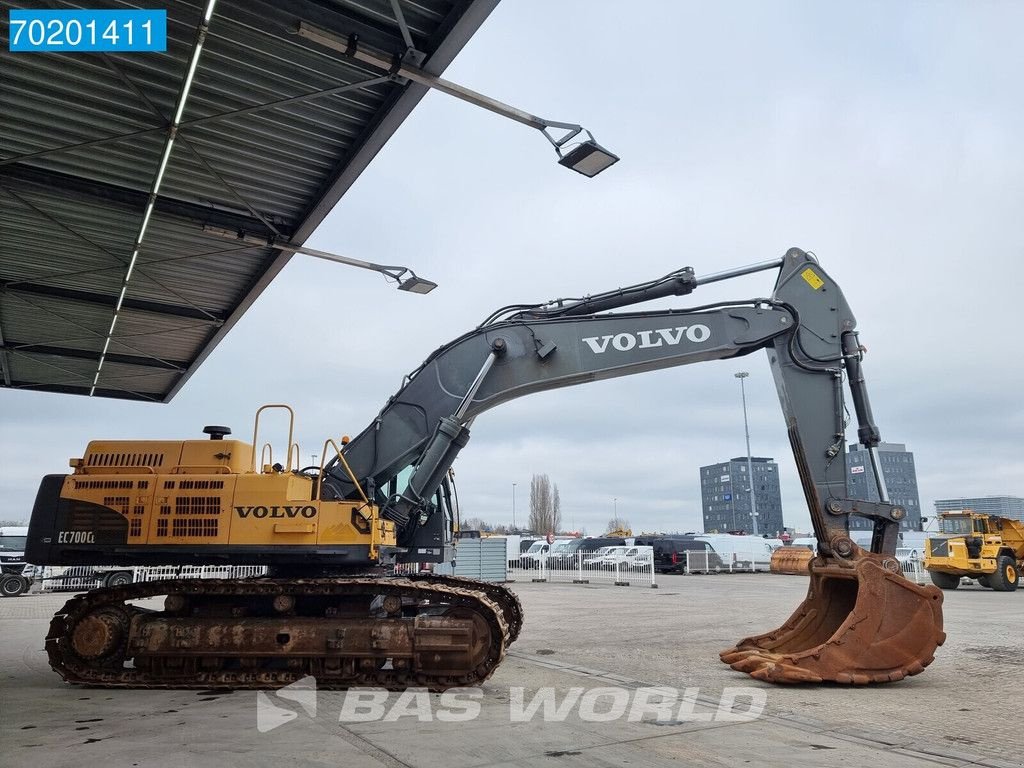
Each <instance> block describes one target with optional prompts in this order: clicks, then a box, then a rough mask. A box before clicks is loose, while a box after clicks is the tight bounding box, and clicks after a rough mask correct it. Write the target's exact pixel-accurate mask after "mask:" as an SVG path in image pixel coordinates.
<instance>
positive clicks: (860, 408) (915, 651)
mask: <svg viewBox="0 0 1024 768" xmlns="http://www.w3.org/2000/svg"><path fill="white" fill-rule="evenodd" d="M774 268H778V270H779V272H778V277H777V279H776V283H775V287H774V290H773V292H772V294H771V296H770V297H767V298H755V299H751V300H748V301H737V302H723V303H718V304H714V305H707V306H703V307H694V308H689V309H665V310H655V311H646V312H621V313H614V314H610V313H609V311H610V310H615V309H622V308H624V307H631V306H633V305H635V304H638V303H641V302H646V301H650V300H652V299H662V298H665V297H668V296H672V295H685V294H689V293H691V292H692V291H693V290H695V289H696V288H697V287H699V286H700V285H702V284H706V283H710V282H717V281H720V280H725V279H729V278H732V277H736V276H739V275H744V274H749V273H751V272H756V271H761V270H766V269H774ZM759 349H764V350H765V351H766V352H767V354H768V359H769V362H770V365H771V369H772V373H773V376H774V379H775V384H776V388H777V390H778V395H779V401H780V403H781V406H782V411H783V414H784V417H785V423H786V428H787V431H788V434H789V440H790V444H791V446H792V449H793V455H794V459H795V461H796V466H797V470H798V472H799V475H800V480H801V484H802V487H803V491H804V496H805V498H806V501H807V505H808V510H809V512H810V517H811V521H812V524H813V526H814V531H815V534H816V536H817V539H818V557H817V558H815V559H814V560H812V561H811V563H810V565H809V573H810V576H811V584H810V588H809V591H808V597H807V598H806V599H805V600H804V601H803V602H802V603H801V604H800V606H799V607H798V609H797V611H796V612H795V613H794V614H793V615H792V616H791V617H790V619H789V620H788V621H787V622H786V623H785V624H783V625H782V626H781V627H780V628H779V629H777V630H775V631H773V632H769V633H766V634H764V635H758V636H755V637H750V638H746V639H744V640H742V641H740V643H738V644H737V645H736V646H735V647H733V648H730V649H729V650H727V651H725V652H723V654H722V658H723V660H724V661H726V662H727V663H729V664H731V665H732V666H733V667H734V668H735V669H738V670H741V671H745V672H749V673H750V674H752V675H753V676H755V677H758V678H760V679H764V680H770V681H773V682H808V681H811V682H814V681H821V680H834V681H838V682H847V683H867V682H882V681H887V680H896V679H900V678H902V677H905V676H906V675H911V674H916V673H918V672H920V671H921V670H922V669H923V668H924V667H925V666H926V665H927V664H928V663H930V662H931V660H932V658H933V654H934V651H935V649H936V648H937V646H938V645H940V644H941V643H942V641H943V639H944V637H945V635H944V634H943V632H942V614H941V601H942V596H941V593H940V591H939V590H938V589H936V588H934V587H919V586H918V585H916V584H911V583H910V582H909V581H907V580H906V579H904V577H903V576H902V574H901V573H900V568H899V564H898V562H897V561H896V559H895V556H894V555H895V548H896V537H897V533H898V530H899V521H900V520H901V519H902V518H903V516H904V515H905V510H904V509H903V508H902V507H899V506H897V505H894V504H891V503H890V502H889V498H888V494H887V492H886V488H885V484H884V480H883V475H882V472H881V467H880V466H879V464H878V456H877V445H878V443H879V441H880V436H879V431H878V428H877V427H876V426H875V424H874V422H873V417H872V414H871V407H870V403H869V400H868V395H867V390H866V387H865V380H864V374H863V369H862V366H861V357H862V348H861V346H860V344H859V342H858V338H857V331H856V321H855V318H854V316H853V313H852V312H851V310H850V307H849V305H848V304H847V302H846V299H845V298H844V296H843V293H842V291H841V290H840V288H839V286H838V285H837V284H836V283H835V281H833V280H832V279H831V277H829V275H828V274H827V273H826V272H825V271H824V270H823V269H822V268H821V267H820V265H819V264H818V263H817V260H816V259H814V258H813V257H812V256H811V255H809V254H807V253H805V252H804V251H801V250H799V249H796V248H793V249H790V250H789V251H788V252H787V253H786V255H785V256H784V257H783V258H782V259H779V260H776V261H771V262H765V263H762V264H757V265H753V266H751V267H746V268H741V269H737V270H732V271H729V272H724V273H719V274H715V275H710V276H707V277H697V276H695V275H694V273H693V271H692V270H690V269H683V270H679V271H678V272H675V273H673V274H671V275H668V276H666V277H665V278H662V279H660V280H655V281H652V282H650V283H645V284H642V285H638V286H632V287H631V288H627V289H620V290H617V291H611V292H608V293H603V294H599V295H597V296H591V297H586V298H582V299H573V300H559V301H556V302H551V303H549V304H544V305H535V306H516V307H509V308H506V309H504V310H499V311H498V312H496V313H495V314H493V315H492V316H491V317H490V318H488V319H487V320H486V321H485V322H484V323H483V324H482V325H480V326H479V327H477V328H476V329H474V330H472V331H470V332H469V333H466V334H464V335H463V336H461V337H459V338H457V339H455V340H454V341H452V342H450V343H448V344H446V345H444V346H443V347H441V348H439V349H438V350H436V351H435V352H434V353H433V354H431V355H430V356H429V357H428V358H427V360H426V361H425V362H424V363H423V364H422V365H421V366H420V367H419V368H418V369H417V370H416V371H414V372H413V373H412V374H410V375H409V377H407V380H406V382H405V383H404V385H403V386H402V388H401V389H400V390H399V391H398V392H397V393H396V394H395V395H394V396H393V397H392V398H391V399H390V400H389V401H388V403H387V404H386V406H385V407H384V408H383V409H382V410H381V412H380V414H379V415H378V417H377V418H376V419H375V420H374V422H373V423H372V424H371V425H370V426H369V427H367V429H365V430H364V431H363V432H362V433H360V434H359V435H357V436H356V437H355V438H354V439H353V440H352V441H350V442H349V443H348V445H347V446H345V448H344V451H343V454H344V457H345V463H346V464H347V467H343V466H339V462H338V461H337V460H335V462H332V463H331V464H329V465H328V466H327V468H326V470H325V473H324V478H323V479H322V483H321V491H320V492H321V495H322V497H323V498H325V499H348V498H357V497H359V495H360V493H361V492H368V493H370V494H372V496H373V497H374V498H375V499H376V500H377V502H378V503H379V504H380V507H381V510H382V511H381V514H382V515H383V516H385V517H386V518H388V519H390V520H393V521H394V522H395V523H396V526H397V528H398V531H399V534H400V535H399V544H400V545H402V546H403V547H404V548H405V552H404V553H403V554H400V555H399V559H400V560H406V561H442V560H446V559H448V557H449V551H448V547H447V545H448V544H449V543H450V528H451V525H450V521H449V520H446V519H445V516H444V515H442V514H438V508H437V505H436V504H435V503H434V502H433V501H432V499H434V498H436V495H437V492H438V489H439V488H442V486H443V485H444V484H445V483H446V482H447V480H446V478H447V475H448V470H449V469H450V467H451V465H452V463H453V462H454V460H455V458H456V456H457V455H458V453H459V451H460V450H461V449H462V448H463V447H464V446H465V445H466V443H467V442H468V440H469V428H470V425H471V424H472V422H473V420H474V419H475V418H476V417H477V416H478V415H479V414H481V413H483V412H484V411H486V410H488V409H490V408H493V407H494V406H496V405H499V404H501V403H503V402H506V401H508V400H511V399H513V398H516V397H520V396H523V395H527V394H530V393H533V392H541V391H546V390H551V389H557V388H560V387H567V386H572V385H576V384H582V383H585V382H588V381H597V380H601V379H609V378H614V377H617V376H626V375H630V374H634V373H642V372H645V371H653V370H658V369H662V368H669V367H674V366H681V365H687V364H691V363H698V362H703V361H707V360H722V359H727V358H733V357H739V356H742V355H746V354H750V353H751V352H754V351H756V350H759ZM844 380H845V382H846V384H847V385H848V387H849V390H850V395H851V398H852V400H853V405H854V411H855V413H856V415H857V420H858V429H857V435H858V440H859V441H860V442H861V443H862V444H863V445H864V446H865V447H866V448H867V449H868V450H869V452H870V455H871V457H872V461H873V463H874V470H875V472H874V475H875V477H876V479H877V482H878V491H879V498H880V499H881V501H878V502H869V501H864V500H857V499H850V498H848V496H847V490H846V488H847V486H846V463H845V459H844V457H843V448H844V444H845V427H846V407H845V405H844V402H845V397H844ZM354 480H358V483H359V486H360V487H359V488H357V487H356V483H355V482H354ZM851 515H859V516H862V517H866V518H869V519H870V520H872V521H873V537H872V542H871V547H870V550H864V549H861V548H860V547H859V546H857V545H856V544H855V543H854V542H853V541H852V539H851V538H850V535H849V531H850V525H849V520H850V517H851Z"/></svg>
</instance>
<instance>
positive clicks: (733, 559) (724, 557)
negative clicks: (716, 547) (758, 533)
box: [680, 551, 772, 574]
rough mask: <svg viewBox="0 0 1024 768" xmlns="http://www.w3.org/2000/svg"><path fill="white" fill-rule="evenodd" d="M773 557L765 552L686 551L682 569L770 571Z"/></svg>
mask: <svg viewBox="0 0 1024 768" xmlns="http://www.w3.org/2000/svg"><path fill="white" fill-rule="evenodd" d="M771 564H772V563H771V558H769V557H766V556H765V555H764V553H757V554H755V553H753V552H729V553H722V554H718V553H717V552H708V551H703V552H694V551H690V552H687V553H686V561H685V563H683V567H682V568H681V569H680V570H681V572H682V573H701V574H703V573H768V571H770V570H771Z"/></svg>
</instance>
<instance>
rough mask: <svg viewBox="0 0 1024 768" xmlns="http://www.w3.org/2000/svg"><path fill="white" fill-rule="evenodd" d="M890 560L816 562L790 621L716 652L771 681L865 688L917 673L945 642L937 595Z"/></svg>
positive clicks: (857, 556) (867, 556) (859, 554)
mask: <svg viewBox="0 0 1024 768" xmlns="http://www.w3.org/2000/svg"><path fill="white" fill-rule="evenodd" d="M894 562H895V561H894V560H892V559H891V558H885V557H883V556H881V555H875V554H871V553H869V552H865V551H864V550H860V549H858V550H857V551H856V552H855V553H854V555H853V557H852V558H850V559H849V560H843V561H840V560H837V559H833V558H816V559H815V560H813V561H812V562H811V563H810V585H809V587H808V590H807V597H806V598H805V599H804V600H803V602H801V603H800V605H799V606H798V607H797V609H796V611H795V612H794V613H793V615H792V616H790V617H789V619H787V620H786V622H785V623H784V624H783V625H782V626H781V627H779V628H778V629H775V630H773V631H771V632H766V633H765V634H762V635H756V636H754V637H748V638H744V639H743V640H740V642H738V643H737V644H736V645H735V646H734V647H732V648H729V649H727V650H725V651H722V653H721V659H722V661H723V662H725V663H726V664H728V665H730V666H731V667H732V668H733V669H735V670H737V671H739V672H746V673H747V674H749V675H750V676H751V677H754V678H755V679H758V680H764V681H766V682H772V683H820V682H824V681H831V682H836V683H846V684H850V685H866V684H868V683H885V682H892V681H895V680H902V679H903V678H904V677H907V676H909V675H916V674H918V673H920V672H921V671H923V670H924V668H925V667H927V666H928V665H929V664H930V663H931V662H932V661H933V659H934V658H935V650H936V649H937V648H938V647H939V646H940V645H942V643H943V641H944V640H945V639H946V635H945V633H944V632H943V631H942V592H941V590H939V589H938V588H937V587H934V586H931V585H928V586H919V585H917V584H914V583H912V582H910V581H908V580H907V579H906V578H904V576H903V575H902V574H901V573H899V572H898V570H890V568H886V567H885V566H884V564H889V565H891V564H892V563H894Z"/></svg>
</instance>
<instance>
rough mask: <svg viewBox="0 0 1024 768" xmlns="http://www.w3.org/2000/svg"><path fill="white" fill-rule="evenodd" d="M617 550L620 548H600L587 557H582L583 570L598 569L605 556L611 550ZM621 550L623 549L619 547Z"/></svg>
mask: <svg viewBox="0 0 1024 768" xmlns="http://www.w3.org/2000/svg"><path fill="white" fill-rule="evenodd" d="M617 548H620V547H615V546H612V547H601V548H600V549H598V550H597V551H595V552H592V553H590V554H589V555H584V556H583V567H584V568H595V567H600V566H601V564H602V563H604V558H605V555H607V554H608V553H609V552H611V551H612V550H613V549H617ZM621 548H623V549H624V547H621Z"/></svg>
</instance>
